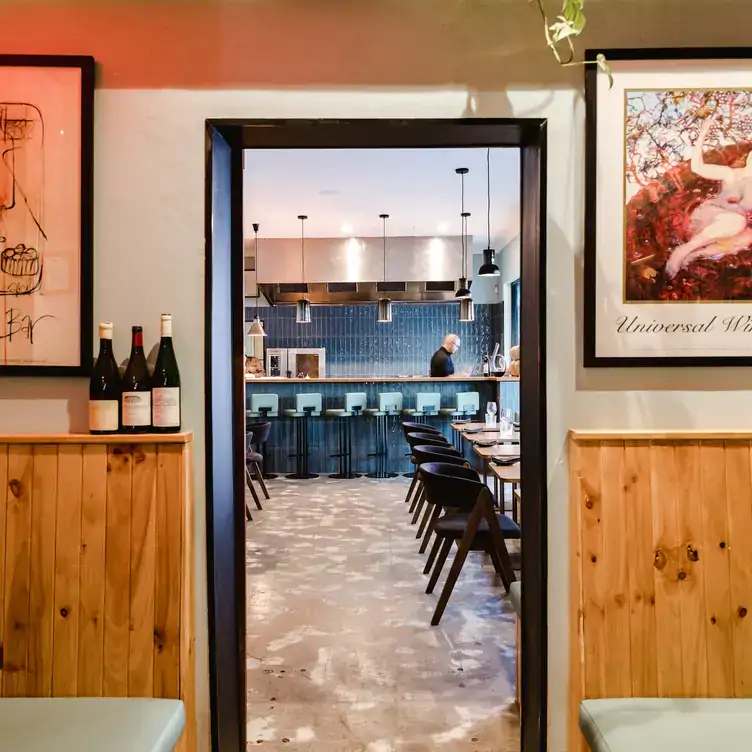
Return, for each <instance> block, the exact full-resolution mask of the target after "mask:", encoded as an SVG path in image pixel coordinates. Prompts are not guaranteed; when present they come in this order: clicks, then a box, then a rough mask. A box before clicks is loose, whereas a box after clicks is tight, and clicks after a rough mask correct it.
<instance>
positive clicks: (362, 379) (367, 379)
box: [245, 376, 519, 384]
mask: <svg viewBox="0 0 752 752" xmlns="http://www.w3.org/2000/svg"><path fill="white" fill-rule="evenodd" d="M433 381H443V382H447V383H451V382H459V383H463V382H467V381H493V382H495V383H496V382H500V381H519V379H517V378H516V377H514V376H451V377H436V376H332V377H329V378H325V379H285V378H272V377H266V376H262V377H260V378H248V376H246V377H245V383H246V384H253V383H254V382H258V383H260V384H367V383H368V384H370V383H374V384H388V383H397V382H416V383H423V382H433Z"/></svg>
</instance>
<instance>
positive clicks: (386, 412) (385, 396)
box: [365, 392, 402, 478]
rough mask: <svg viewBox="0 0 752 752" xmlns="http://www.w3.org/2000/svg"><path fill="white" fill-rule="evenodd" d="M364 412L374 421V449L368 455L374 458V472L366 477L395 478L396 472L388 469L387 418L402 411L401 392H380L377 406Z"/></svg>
mask: <svg viewBox="0 0 752 752" xmlns="http://www.w3.org/2000/svg"><path fill="white" fill-rule="evenodd" d="M365 412H366V415H368V416H369V417H371V418H373V419H374V420H375V421H376V451H375V452H373V453H371V454H369V455H368V456H369V457H375V458H376V472H374V473H367V474H366V477H367V478H396V477H397V473H393V472H390V471H389V441H388V439H389V418H390V417H393V416H397V415H399V414H400V413H401V412H402V392H380V393H379V406H378V408H377V409H373V408H368V409H367V410H366V411H365Z"/></svg>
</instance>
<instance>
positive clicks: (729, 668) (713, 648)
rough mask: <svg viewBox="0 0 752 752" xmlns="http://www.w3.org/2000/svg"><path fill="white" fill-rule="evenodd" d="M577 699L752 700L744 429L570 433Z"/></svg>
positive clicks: (751, 558) (749, 496) (750, 538)
mask: <svg viewBox="0 0 752 752" xmlns="http://www.w3.org/2000/svg"><path fill="white" fill-rule="evenodd" d="M570 494H571V502H570V509H571V520H570V547H571V551H570V562H569V564H570V568H571V570H570V599H571V604H570V614H571V615H572V619H573V621H574V623H573V624H572V634H573V637H572V644H571V654H570V672H571V680H570V699H571V702H570V706H569V707H570V730H569V739H570V744H569V747H570V749H571V750H578V749H583V743H582V738H581V735H580V734H579V732H578V728H577V708H578V705H579V700H580V699H582V698H598V697H614V696H619V695H627V696H633V697H646V696H647V697H650V696H662V697H752V614H749V611H750V608H751V606H750V604H752V434H749V433H748V434H744V435H742V434H739V433H735V432H732V433H730V434H728V435H724V434H723V433H721V432H711V433H709V434H707V435H703V434H701V433H699V432H689V433H687V432H682V433H678V432H659V433H656V434H654V435H650V434H645V433H640V434H635V433H634V432H624V433H623V434H622V435H621V437H620V436H619V434H618V433H617V432H598V433H595V434H591V433H587V432H585V433H582V432H573V433H572V434H571V435H570Z"/></svg>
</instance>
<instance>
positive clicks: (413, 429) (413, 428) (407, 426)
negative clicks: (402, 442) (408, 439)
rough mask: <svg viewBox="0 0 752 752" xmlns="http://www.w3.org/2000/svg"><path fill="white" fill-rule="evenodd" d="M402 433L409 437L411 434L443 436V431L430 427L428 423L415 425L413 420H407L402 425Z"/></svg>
mask: <svg viewBox="0 0 752 752" xmlns="http://www.w3.org/2000/svg"><path fill="white" fill-rule="evenodd" d="M402 431H403V433H404V434H405V436H407V434H409V433H421V432H422V433H438V434H441V429H440V428H436V427H435V426H430V425H428V424H427V423H415V422H414V421H411V420H406V421H405V422H404V423H402Z"/></svg>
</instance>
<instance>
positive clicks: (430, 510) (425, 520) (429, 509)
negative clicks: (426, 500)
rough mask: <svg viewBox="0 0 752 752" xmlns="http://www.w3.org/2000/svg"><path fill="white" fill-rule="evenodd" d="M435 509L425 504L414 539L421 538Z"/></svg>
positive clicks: (434, 506) (432, 505)
mask: <svg viewBox="0 0 752 752" xmlns="http://www.w3.org/2000/svg"><path fill="white" fill-rule="evenodd" d="M435 509H436V505H435V504H426V509H425V511H424V512H423V517H422V518H421V520H420V525H418V532H417V533H416V535H415V537H416V538H422V537H423V533H424V532H425V530H426V525H427V524H428V520H429V519H430V518H431V516H432V515H433V513H434V510H435Z"/></svg>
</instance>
